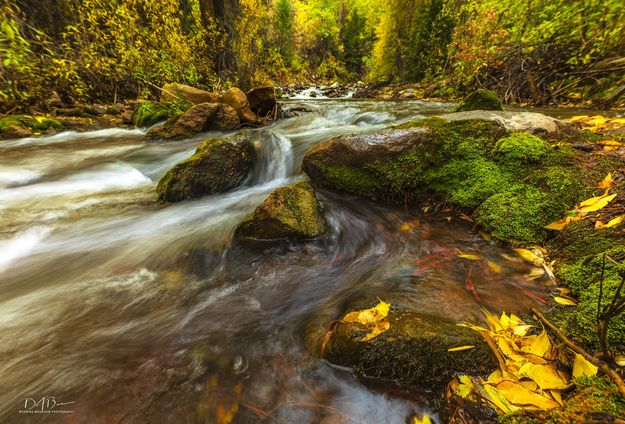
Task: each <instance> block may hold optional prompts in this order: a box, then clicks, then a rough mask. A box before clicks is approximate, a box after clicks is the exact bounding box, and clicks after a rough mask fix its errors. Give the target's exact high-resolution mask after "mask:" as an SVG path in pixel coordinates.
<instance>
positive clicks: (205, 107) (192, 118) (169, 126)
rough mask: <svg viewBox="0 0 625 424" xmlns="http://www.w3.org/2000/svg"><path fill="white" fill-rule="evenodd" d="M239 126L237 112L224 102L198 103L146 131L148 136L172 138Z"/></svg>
mask: <svg viewBox="0 0 625 424" xmlns="http://www.w3.org/2000/svg"><path fill="white" fill-rule="evenodd" d="M238 127H239V117H238V115H237V112H236V111H235V110H234V109H233V108H231V107H230V106H228V105H227V104H225V103H200V104H199V105H195V106H193V107H192V108H190V109H189V110H187V111H186V112H184V113H182V114H181V115H180V116H178V117H176V116H174V119H172V120H170V121H168V122H167V123H166V124H165V125H163V126H161V127H156V128H152V129H151V130H150V131H148V134H147V136H148V138H151V139H165V140H173V139H180V138H188V137H191V136H193V135H195V134H198V133H201V132H204V131H230V130H234V129H236V128H238Z"/></svg>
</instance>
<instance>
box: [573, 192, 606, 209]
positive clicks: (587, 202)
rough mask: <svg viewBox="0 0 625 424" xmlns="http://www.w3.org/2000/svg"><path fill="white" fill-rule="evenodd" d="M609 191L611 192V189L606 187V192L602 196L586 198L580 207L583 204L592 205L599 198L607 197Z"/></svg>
mask: <svg viewBox="0 0 625 424" xmlns="http://www.w3.org/2000/svg"><path fill="white" fill-rule="evenodd" d="M608 192H609V190H607V189H606V191H605V193H603V194H602V195H601V196H596V197H591V198H589V199H586V200H584V201H583V202H581V203H580V204H579V206H580V207H582V206H592V205H594V204H596V203H597V202H598V201H599V200H601V199H603V198H605V197H607V196H608Z"/></svg>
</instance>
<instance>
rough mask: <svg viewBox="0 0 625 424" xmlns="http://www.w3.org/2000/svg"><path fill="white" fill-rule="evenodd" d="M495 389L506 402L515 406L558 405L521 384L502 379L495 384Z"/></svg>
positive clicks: (538, 406)
mask: <svg viewBox="0 0 625 424" xmlns="http://www.w3.org/2000/svg"><path fill="white" fill-rule="evenodd" d="M497 390H498V391H499V393H501V394H502V395H503V396H504V397H505V398H506V400H508V402H510V403H512V404H514V405H517V406H529V405H531V406H535V407H537V408H539V409H553V408H557V407H558V406H560V405H559V404H558V402H556V401H555V400H553V399H551V398H548V397H545V396H542V395H540V394H538V393H536V392H534V391H532V390H530V389H529V388H527V387H525V386H524V385H523V384H520V383H515V382H514V381H507V380H504V381H502V382H501V383H499V384H497Z"/></svg>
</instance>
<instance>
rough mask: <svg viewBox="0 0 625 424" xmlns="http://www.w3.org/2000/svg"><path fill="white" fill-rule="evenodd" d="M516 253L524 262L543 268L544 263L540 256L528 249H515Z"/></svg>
mask: <svg viewBox="0 0 625 424" xmlns="http://www.w3.org/2000/svg"><path fill="white" fill-rule="evenodd" d="M514 251H515V252H516V253H517V254H518V255H519V256H520V257H521V258H523V260H525V261H527V262H530V263H533V264H534V265H536V266H541V265H542V264H543V262H544V260H543V258H541V257H540V256H538V255H537V254H536V253H534V252H532V251H531V250H528V249H514Z"/></svg>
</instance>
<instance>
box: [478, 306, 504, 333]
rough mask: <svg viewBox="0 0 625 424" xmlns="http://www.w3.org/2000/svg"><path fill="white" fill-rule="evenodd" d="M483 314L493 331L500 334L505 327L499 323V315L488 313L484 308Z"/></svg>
mask: <svg viewBox="0 0 625 424" xmlns="http://www.w3.org/2000/svg"><path fill="white" fill-rule="evenodd" d="M482 313H483V314H484V316H485V317H486V321H487V322H488V325H489V327H490V329H491V330H493V331H495V332H499V331H502V330H503V327H502V326H501V322H499V318H498V317H497V315H495V314H492V313H490V312H488V311H487V310H486V309H484V308H482Z"/></svg>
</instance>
